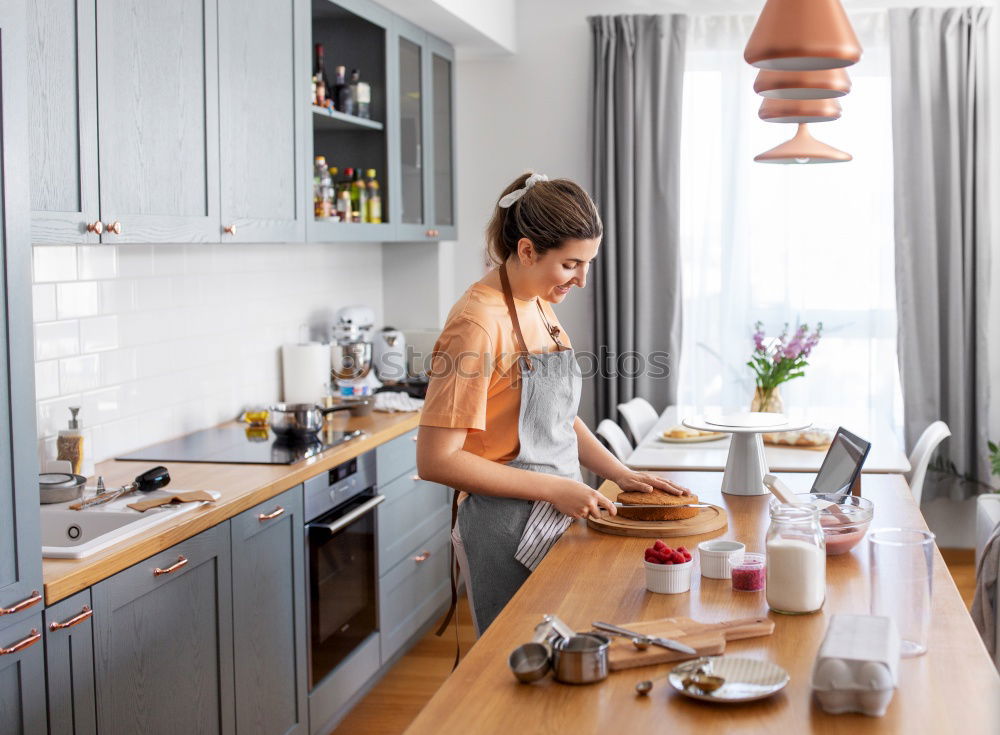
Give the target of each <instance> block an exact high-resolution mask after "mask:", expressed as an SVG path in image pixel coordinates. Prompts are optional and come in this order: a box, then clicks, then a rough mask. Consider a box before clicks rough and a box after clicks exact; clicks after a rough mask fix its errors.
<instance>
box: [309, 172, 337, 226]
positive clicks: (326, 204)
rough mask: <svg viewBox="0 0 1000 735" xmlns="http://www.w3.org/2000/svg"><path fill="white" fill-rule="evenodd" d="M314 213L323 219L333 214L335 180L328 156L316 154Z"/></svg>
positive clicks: (317, 217)
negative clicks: (331, 172) (331, 173)
mask: <svg viewBox="0 0 1000 735" xmlns="http://www.w3.org/2000/svg"><path fill="white" fill-rule="evenodd" d="M313 214H314V216H315V217H316V219H322V220H327V219H330V218H331V217H332V216H333V180H332V179H331V178H330V170H329V169H328V168H327V167H326V156H316V165H315V167H314V169H313Z"/></svg>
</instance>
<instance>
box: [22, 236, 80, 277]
mask: <svg viewBox="0 0 1000 735" xmlns="http://www.w3.org/2000/svg"><path fill="white" fill-rule="evenodd" d="M32 260H33V265H34V277H35V283H45V282H46V281H73V280H76V248H75V247H68V246H64V245H55V246H36V247H35V248H34V249H33V250H32Z"/></svg>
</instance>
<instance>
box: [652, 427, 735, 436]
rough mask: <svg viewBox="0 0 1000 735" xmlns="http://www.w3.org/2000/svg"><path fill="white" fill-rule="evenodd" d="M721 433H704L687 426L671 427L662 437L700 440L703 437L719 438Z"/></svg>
mask: <svg viewBox="0 0 1000 735" xmlns="http://www.w3.org/2000/svg"><path fill="white" fill-rule="evenodd" d="M719 434H720V432H718V431H702V430H701V429H692V428H689V427H687V426H680V425H678V426H671V427H670V428H669V429H667V430H666V431H664V432H663V433H662V434H661V435H660V436H662V437H663V438H665V439H698V438H699V437H703V436H718V435H719Z"/></svg>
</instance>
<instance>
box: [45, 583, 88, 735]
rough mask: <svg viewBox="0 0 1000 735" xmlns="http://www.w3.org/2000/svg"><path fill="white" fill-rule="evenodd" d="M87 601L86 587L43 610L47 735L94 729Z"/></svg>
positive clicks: (79, 733) (84, 734) (77, 733)
mask: <svg viewBox="0 0 1000 735" xmlns="http://www.w3.org/2000/svg"><path fill="white" fill-rule="evenodd" d="M90 604H91V603H90V590H89V589H86V590H84V591H83V592H78V593H77V594H75V595H73V596H72V597H67V598H66V599H65V600H60V601H59V602H57V603H56V604H55V605H52V606H51V607H48V608H46V610H45V668H46V680H47V682H48V686H47V691H48V704H49V707H48V709H49V735H88V734H89V733H96V732H97V702H96V699H95V698H94V622H93V614H94V613H93V610H91V609H90ZM53 625H54V626H56V628H55V629H54V630H53V628H52V626H53Z"/></svg>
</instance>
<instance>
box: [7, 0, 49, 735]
mask: <svg viewBox="0 0 1000 735" xmlns="http://www.w3.org/2000/svg"><path fill="white" fill-rule="evenodd" d="M24 11H25V4H24V3H23V2H21V0H12V1H11V2H4V3H2V4H0V258H2V265H3V272H2V273H0V308H2V310H3V315H2V318H0V351H2V356H0V386H3V389H2V390H0V436H2V437H4V441H2V442H0V627H6V626H9V625H11V624H13V623H16V622H20V621H22V620H24V619H27V618H28V617H31V618H33V619H34V617H35V616H36V615H37V614H38V612H39V611H40V610H41V608H42V555H41V551H42V548H41V539H40V532H39V517H38V459H37V456H36V447H35V446H34V445H35V408H34V403H35V376H34V366H33V364H32V363H33V361H34V359H33V357H32V355H33V345H32V329H31V239H30V226H31V220H30V214H29V213H30V211H31V209H30V207H31V205H30V200H29V193H28V183H27V180H28V176H27V172H28V156H27V149H28V146H27V141H28V131H27V122H28V115H27V100H28V88H27V84H26V71H25V69H26V67H27V64H26V63H25V59H26V55H25V30H26V29H25V14H24ZM9 632H10V631H9V630H8V633H9ZM8 642H9V641H8ZM41 648H42V647H41V646H38V647H37V650H41ZM31 655H32V656H34V655H35V654H34V653H33V654H31ZM38 655H40V654H38ZM29 658H30V656H29ZM0 659H2V657H0ZM2 660H4V661H5V662H6V661H10V660H11V659H2ZM0 665H3V664H0ZM8 675H9V676H13V674H10V672H8ZM9 682H10V680H8V683H9ZM43 698H44V697H43ZM43 716H44V713H43ZM0 722H3V719H2V718H0Z"/></svg>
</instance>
